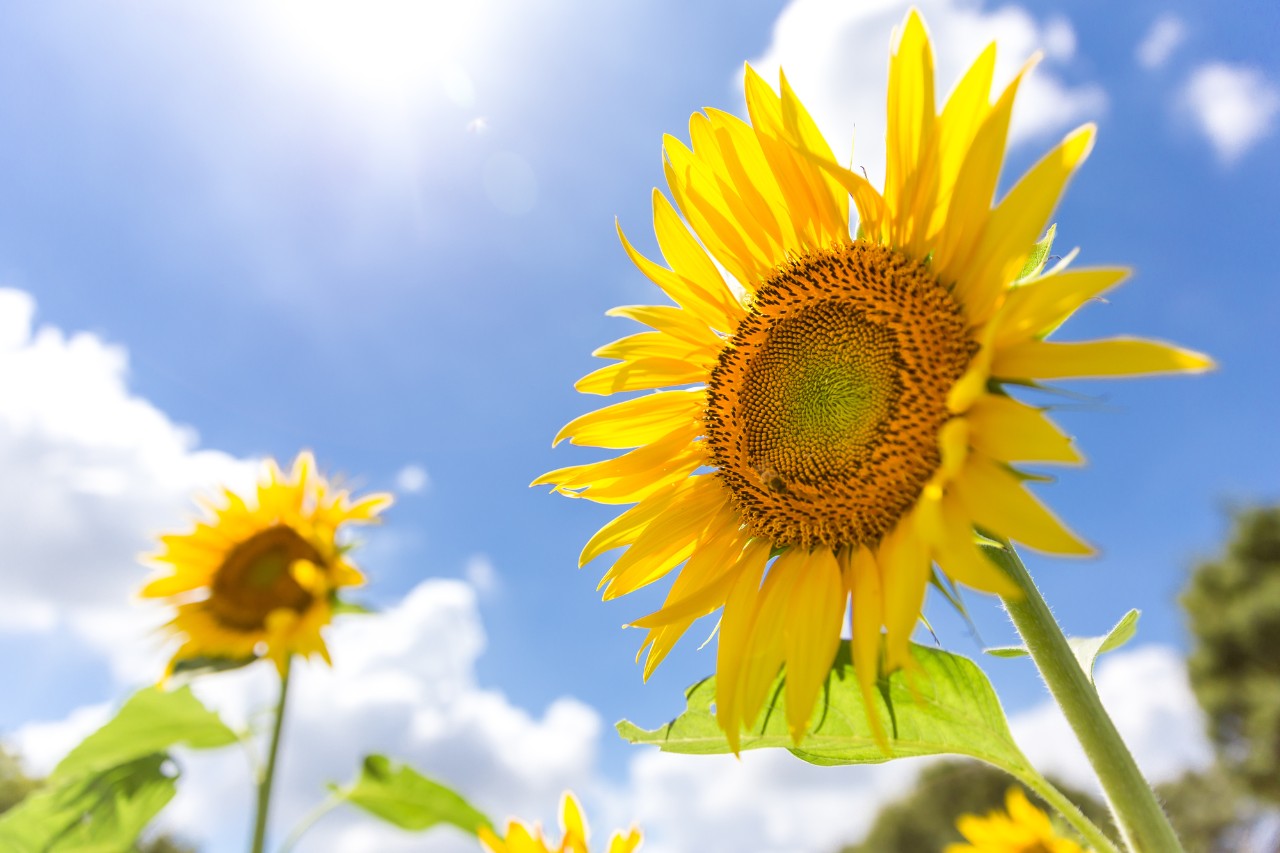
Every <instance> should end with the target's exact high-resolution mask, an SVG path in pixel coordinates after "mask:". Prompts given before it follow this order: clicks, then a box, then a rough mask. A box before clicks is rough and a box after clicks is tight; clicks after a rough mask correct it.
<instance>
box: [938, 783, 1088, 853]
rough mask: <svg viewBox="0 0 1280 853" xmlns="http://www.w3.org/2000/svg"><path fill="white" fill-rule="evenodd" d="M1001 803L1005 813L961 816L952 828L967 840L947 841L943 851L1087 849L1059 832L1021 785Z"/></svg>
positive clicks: (1058, 852) (1060, 852)
mask: <svg viewBox="0 0 1280 853" xmlns="http://www.w3.org/2000/svg"><path fill="white" fill-rule="evenodd" d="M1005 807H1006V809H1007V813H1006V812H999V811H994V812H991V813H990V814H988V815H987V816H986V817H979V816H977V815H964V816H963V817H961V818H960V819H959V820H958V821H956V828H957V829H959V830H960V834H961V835H963V836H964V837H965V839H966V840H967V841H968V842H969V843H968V844H949V845H947V849H946V850H945V851H944V853H1087V851H1086V850H1085V849H1084V848H1083V847H1081V846H1080V845H1079V844H1077V843H1076V842H1074V841H1072V840H1071V839H1069V838H1064V837H1063V836H1061V835H1059V834H1058V833H1057V831H1056V830H1054V828H1053V823H1052V822H1051V821H1050V820H1049V816H1048V815H1046V814H1045V813H1044V812H1042V811H1040V810H1039V809H1038V808H1036V807H1035V806H1033V805H1031V803H1030V801H1028V800H1027V797H1026V795H1025V794H1023V793H1022V789H1021V788H1016V787H1015V788H1010V789H1009V793H1008V794H1006V795H1005Z"/></svg>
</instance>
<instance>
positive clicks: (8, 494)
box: [0, 289, 255, 677]
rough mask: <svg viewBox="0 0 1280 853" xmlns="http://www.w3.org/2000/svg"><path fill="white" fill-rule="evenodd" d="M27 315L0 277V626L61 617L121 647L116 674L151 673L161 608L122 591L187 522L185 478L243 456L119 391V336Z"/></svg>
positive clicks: (198, 479)
mask: <svg viewBox="0 0 1280 853" xmlns="http://www.w3.org/2000/svg"><path fill="white" fill-rule="evenodd" d="M34 316H35V302H34V300H33V299H32V298H31V297H30V296H29V295H28V294H26V293H24V292H22V291H19V290H12V289H2V290H0V470H3V471H4V472H5V476H4V478H3V479H2V480H0V538H3V540H4V542H5V552H6V553H5V571H4V572H3V574H0V600H3V601H4V602H5V606H4V608H2V609H0V631H3V632H9V633H12V632H31V631H40V632H49V631H54V630H57V629H60V628H61V629H69V630H71V631H74V632H75V633H77V634H79V635H80V636H82V637H83V638H85V639H87V640H89V641H91V642H93V643H108V642H109V643H110V645H104V646H101V647H103V648H118V649H120V650H122V653H121V654H120V655H117V656H114V657H113V659H112V663H113V665H114V666H116V667H118V668H119V669H121V670H122V672H121V675H128V676H133V677H141V673H140V669H141V668H144V667H145V668H147V669H149V671H150V674H151V677H154V675H155V670H154V668H152V663H151V662H152V661H154V658H155V655H156V652H157V650H156V649H155V648H154V640H153V639H151V640H148V639H146V634H147V632H149V631H150V629H151V627H153V626H154V624H155V623H156V621H157V620H158V618H159V617H158V615H157V614H155V613H154V612H147V611H142V610H138V609H135V605H133V604H131V599H132V595H133V593H134V591H135V589H136V587H137V586H138V585H139V583H140V581H141V580H142V579H143V578H144V577H145V576H146V570H145V569H143V568H142V567H141V566H139V564H138V555H139V554H140V553H142V552H144V551H146V550H149V549H150V548H151V547H152V542H151V541H150V537H151V536H152V535H154V534H155V533H156V532H158V531H161V530H164V529H168V528H173V527H175V526H183V525H185V524H187V523H188V522H187V520H186V517H187V516H188V515H189V514H190V507H191V496H192V494H193V493H194V492H196V491H198V490H203V489H207V488H209V487H211V486H212V485H213V484H216V483H222V482H243V481H246V480H248V479H249V478H251V477H252V476H253V472H254V470H255V469H254V466H253V465H252V464H251V463H249V462H244V461H240V460H236V459H233V458H232V457H230V456H228V455H227V454H224V453H218V452H214V451H209V450H197V449H196V435H195V433H194V432H193V431H192V430H190V429H188V428H186V427H183V426H179V425H177V424H175V423H173V422H172V421H171V420H170V419H169V418H168V417H167V416H166V415H165V414H164V413H163V412H161V411H159V410H158V409H156V407H155V406H153V405H152V404H151V403H149V402H147V401H146V400H143V399H141V398H139V397H137V396H135V395H133V394H131V393H130V391H129V390H128V387H127V385H126V377H127V373H128V359H127V357H126V354H125V352H124V351H123V350H122V349H121V348H119V347H116V346H113V345H111V344H108V343H106V342H104V341H103V340H102V339H100V338H99V337H97V336H95V335H92V334H87V333H77V334H71V335H67V334H64V333H63V332H61V331H60V330H58V329H56V328H52V327H49V326H43V327H39V328H37V327H35V325H34V323H33V320H34Z"/></svg>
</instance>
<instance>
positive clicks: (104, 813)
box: [0, 753, 176, 853]
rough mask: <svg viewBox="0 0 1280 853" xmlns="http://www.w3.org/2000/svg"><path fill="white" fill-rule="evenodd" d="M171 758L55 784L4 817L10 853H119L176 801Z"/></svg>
mask: <svg viewBox="0 0 1280 853" xmlns="http://www.w3.org/2000/svg"><path fill="white" fill-rule="evenodd" d="M168 766H169V765H168V756H166V755H164V754H163V753H157V754H154V755H147V756H144V757H142V758H138V759H136V760H134V761H130V762H128V763H125V764H121V765H119V766H116V767H110V768H108V769H106V770H104V771H102V772H98V773H93V774H90V775H88V776H85V777H82V778H79V779H73V780H70V781H68V782H65V783H62V784H58V785H51V786H49V787H46V788H44V789H42V790H40V791H37V792H36V793H34V794H32V795H31V796H29V797H27V798H26V799H25V800H23V801H22V802H21V803H20V804H18V805H17V806H15V807H14V808H12V809H10V810H9V811H7V812H5V813H4V815H3V816H0V850H5V851H8V853H120V851H123V850H132V849H133V844H134V842H135V841H136V840H137V838H138V836H139V835H141V834H142V831H143V830H144V829H145V828H146V826H147V824H148V823H150V822H151V820H152V819H153V818H154V817H155V816H156V815H157V814H159V813H160V810H161V809H163V808H164V807H165V805H167V804H168V802H169V800H171V799H173V795H174V793H175V791H176V780H175V778H174V777H173V776H172V775H171V774H168V773H166V772H165V770H166V769H167V767H168Z"/></svg>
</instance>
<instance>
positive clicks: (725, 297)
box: [653, 191, 741, 318]
mask: <svg viewBox="0 0 1280 853" xmlns="http://www.w3.org/2000/svg"><path fill="white" fill-rule="evenodd" d="M653 229H654V233H655V234H656V235H657V238H658V247H659V248H660V249H661V250H662V257H663V258H665V259H666V261H667V263H668V264H670V266H671V269H672V271H674V272H675V273H676V274H677V275H679V276H680V277H681V278H682V279H684V280H685V281H689V282H693V283H696V284H697V285H698V287H699V292H700V295H701V296H703V297H704V298H706V299H707V300H708V301H709V302H710V303H711V304H712V306H713V308H714V309H715V310H716V311H718V312H719V313H720V314H721V315H722V316H724V317H726V318H728V317H733V316H734V315H735V313H736V312H738V311H739V310H741V306H739V305H738V303H737V300H736V299H734V298H733V294H732V293H731V292H730V291H729V288H728V287H727V286H726V285H725V283H724V278H723V277H721V275H720V271H719V270H718V269H716V265H715V264H713V263H712V262H711V258H709V257H707V253H706V252H705V251H704V250H703V248H702V247H701V246H699V245H698V241H697V240H695V239H694V238H693V235H692V234H690V233H689V229H687V228H685V225H684V222H682V221H681V220H680V214H678V213H676V210H675V208H674V207H672V206H671V202H669V201H667V197H666V196H664V195H663V194H662V193H660V192H657V191H655V192H654V193H653Z"/></svg>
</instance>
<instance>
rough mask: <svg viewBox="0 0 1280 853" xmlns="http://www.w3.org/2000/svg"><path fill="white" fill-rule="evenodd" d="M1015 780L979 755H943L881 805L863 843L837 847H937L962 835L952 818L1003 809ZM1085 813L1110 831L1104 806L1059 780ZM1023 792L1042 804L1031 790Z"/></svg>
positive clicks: (885, 850)
mask: <svg viewBox="0 0 1280 853" xmlns="http://www.w3.org/2000/svg"><path fill="white" fill-rule="evenodd" d="M1018 784H1019V783H1018V782H1017V781H1015V780H1014V779H1012V778H1011V777H1010V776H1009V775H1008V774H1007V773H1005V772H1004V771H1002V770H997V769H996V768H994V767H991V766H990V765H987V764H983V763H981V762H979V761H943V762H939V763H937V764H933V765H931V766H930V767H928V768H926V769H925V770H924V772H923V773H921V774H920V778H919V780H918V781H917V782H916V787H915V789H914V790H912V791H911V792H910V793H909V794H907V795H906V796H905V797H903V798H902V799H900V800H898V801H897V802H895V803H891V804H889V805H887V806H885V808H884V809H882V810H881V812H880V814H879V815H878V816H877V817H876V822H875V824H874V825H873V826H872V827H871V831H870V832H869V833H868V834H867V837H866V839H865V840H864V841H862V843H860V844H854V845H851V846H848V847H845V848H844V849H843V851H842V853H940V851H941V850H943V849H944V848H945V847H946V846H947V845H948V844H954V843H957V842H961V841H964V838H963V837H961V835H960V833H959V832H957V831H956V819H957V818H959V817H960V816H961V815H964V814H986V813H987V812H990V811H993V810H995V809H1003V808H1004V802H1005V793H1006V792H1007V791H1008V790H1009V788H1010V787H1012V786H1015V785H1018ZM1059 788H1060V789H1061V790H1062V792H1063V793H1064V794H1066V795H1067V797H1068V799H1070V800H1071V801H1072V802H1074V803H1075V804H1076V805H1077V806H1079V807H1080V810H1081V811H1083V812H1084V814H1085V816H1086V817H1088V818H1089V820H1091V821H1093V822H1094V823H1095V824H1097V825H1098V826H1100V827H1102V828H1103V829H1104V830H1107V832H1108V834H1111V817H1110V815H1109V814H1108V812H1107V808H1106V806H1104V805H1103V804H1102V803H1100V802H1099V801H1098V800H1096V799H1094V798H1093V797H1090V796H1089V795H1088V794H1085V793H1082V792H1080V791H1074V790H1072V789H1070V788H1067V787H1064V786H1059ZM1023 790H1024V791H1026V793H1027V796H1028V797H1030V798H1031V800H1032V802H1034V803H1036V805H1038V806H1039V807H1040V808H1042V809H1046V810H1047V808H1046V806H1045V805H1044V803H1042V802H1040V801H1039V800H1038V799H1037V798H1036V796H1035V794H1034V793H1032V792H1031V791H1029V790H1027V789H1026V788H1024V789H1023Z"/></svg>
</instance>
